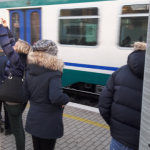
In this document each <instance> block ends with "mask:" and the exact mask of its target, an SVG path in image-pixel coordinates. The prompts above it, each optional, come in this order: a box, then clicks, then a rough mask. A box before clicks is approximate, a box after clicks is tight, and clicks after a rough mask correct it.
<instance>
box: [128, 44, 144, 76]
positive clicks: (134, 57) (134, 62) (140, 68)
mask: <svg viewBox="0 0 150 150" xmlns="http://www.w3.org/2000/svg"><path fill="white" fill-rule="evenodd" d="M145 53H146V44H145V43H142V42H136V43H135V45H134V52H132V53H131V54H130V55H129V56H128V62H127V65H128V67H129V68H130V70H131V72H132V73H133V74H134V75H135V76H137V77H138V78H140V79H143V77H144V66H145Z"/></svg>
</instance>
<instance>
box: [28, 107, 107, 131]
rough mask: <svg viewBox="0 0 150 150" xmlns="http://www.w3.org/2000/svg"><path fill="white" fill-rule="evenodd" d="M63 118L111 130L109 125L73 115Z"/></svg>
mask: <svg viewBox="0 0 150 150" xmlns="http://www.w3.org/2000/svg"><path fill="white" fill-rule="evenodd" d="M27 107H30V105H29V104H28V105H27ZM63 116H64V117H66V118H70V119H74V120H78V121H81V122H85V123H88V124H92V125H95V126H98V127H101V128H105V129H110V128H109V126H108V125H104V124H102V123H98V122H95V121H91V120H87V119H84V118H80V117H77V116H72V115H68V114H65V113H64V114H63Z"/></svg>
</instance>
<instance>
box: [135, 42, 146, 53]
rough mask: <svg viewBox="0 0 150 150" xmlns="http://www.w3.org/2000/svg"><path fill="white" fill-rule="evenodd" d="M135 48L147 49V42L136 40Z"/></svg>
mask: <svg viewBox="0 0 150 150" xmlns="http://www.w3.org/2000/svg"><path fill="white" fill-rule="evenodd" d="M134 50H143V51H145V50H146V43H144V42H135V43H134Z"/></svg>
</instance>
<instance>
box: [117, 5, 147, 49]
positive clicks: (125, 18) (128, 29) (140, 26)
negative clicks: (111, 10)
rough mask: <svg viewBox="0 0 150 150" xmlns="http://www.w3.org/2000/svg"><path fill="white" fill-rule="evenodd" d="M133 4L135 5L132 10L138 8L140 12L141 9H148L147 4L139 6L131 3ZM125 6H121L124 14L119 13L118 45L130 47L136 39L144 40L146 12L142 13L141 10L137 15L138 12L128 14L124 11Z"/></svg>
mask: <svg viewBox="0 0 150 150" xmlns="http://www.w3.org/2000/svg"><path fill="white" fill-rule="evenodd" d="M130 6H131V5H130ZM130 6H128V7H130ZM133 6H136V7H135V8H134V10H135V11H137V12H138V10H139V12H140V11H141V10H144V9H148V7H147V5H141V6H140V5H133ZM144 6H145V7H144ZM125 7H126V6H123V11H124V14H122V15H121V23H120V38H119V46H121V47H131V46H132V44H133V43H134V42H136V41H141V42H146V41H147V39H146V38H147V28H148V12H147V13H146V14H143V15H142V13H141V12H140V14H139V15H138V14H136V15H135V14H129V15H128V14H126V13H125V11H126V10H124V8H125ZM126 8H127V7H126ZM132 9H133V8H132ZM144 11H145V10H144ZM144 11H142V12H144ZM145 12H146V11H145Z"/></svg>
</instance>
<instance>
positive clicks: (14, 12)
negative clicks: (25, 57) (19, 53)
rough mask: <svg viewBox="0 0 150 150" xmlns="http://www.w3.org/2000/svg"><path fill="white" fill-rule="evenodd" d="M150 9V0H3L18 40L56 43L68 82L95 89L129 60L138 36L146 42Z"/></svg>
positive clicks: (1, 10)
mask: <svg viewBox="0 0 150 150" xmlns="http://www.w3.org/2000/svg"><path fill="white" fill-rule="evenodd" d="M148 12H149V1H148V0H146V1H143V0H132V1H131V0H111V1H108V0H74V1H73V0H44V1H41V0H0V17H3V18H6V19H7V21H8V22H9V26H10V29H11V30H12V32H13V34H14V37H15V39H16V41H17V40H18V39H19V38H20V39H22V40H26V41H27V42H28V43H30V44H31V45H33V44H34V43H35V42H36V41H38V40H39V39H51V40H53V41H54V42H56V44H57V45H58V49H59V57H61V58H62V59H63V61H64V62H65V67H64V71H63V78H62V84H63V87H70V88H74V89H78V90H82V91H89V92H93V93H100V91H101V89H102V87H103V86H104V85H105V84H106V82H107V80H108V78H109V76H110V74H112V73H113V72H114V71H116V70H117V69H118V68H119V67H121V66H123V65H125V64H126V63H127V56H128V55H129V54H130V53H131V52H132V46H131V45H132V44H133V43H134V42H135V41H144V42H146V37H147V35H146V34H147V26H148V15H149V14H148Z"/></svg>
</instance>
